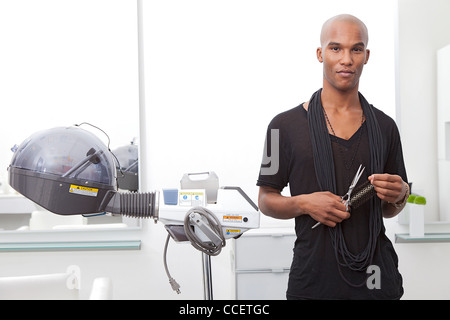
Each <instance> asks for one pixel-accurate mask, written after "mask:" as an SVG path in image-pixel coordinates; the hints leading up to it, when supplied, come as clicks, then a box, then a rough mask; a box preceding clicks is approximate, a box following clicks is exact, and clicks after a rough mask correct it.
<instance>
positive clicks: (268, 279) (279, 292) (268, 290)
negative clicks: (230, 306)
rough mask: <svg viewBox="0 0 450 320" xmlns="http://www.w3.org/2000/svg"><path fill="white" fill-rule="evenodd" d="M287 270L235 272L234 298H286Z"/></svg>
mask: <svg viewBox="0 0 450 320" xmlns="http://www.w3.org/2000/svg"><path fill="white" fill-rule="evenodd" d="M288 277H289V271H283V272H244V273H236V283H237V286H236V299H238V300H286V289H287V283H288Z"/></svg>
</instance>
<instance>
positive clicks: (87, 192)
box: [69, 184, 98, 197]
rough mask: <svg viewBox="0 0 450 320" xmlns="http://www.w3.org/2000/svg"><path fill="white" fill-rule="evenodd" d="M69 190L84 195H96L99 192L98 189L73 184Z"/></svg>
mask: <svg viewBox="0 0 450 320" xmlns="http://www.w3.org/2000/svg"><path fill="white" fill-rule="evenodd" d="M69 192H70V193H75V194H79V195H82V196H89V197H96V196H97V193H98V189H96V188H89V187H83V186H77V185H75V184H71V185H70V188H69Z"/></svg>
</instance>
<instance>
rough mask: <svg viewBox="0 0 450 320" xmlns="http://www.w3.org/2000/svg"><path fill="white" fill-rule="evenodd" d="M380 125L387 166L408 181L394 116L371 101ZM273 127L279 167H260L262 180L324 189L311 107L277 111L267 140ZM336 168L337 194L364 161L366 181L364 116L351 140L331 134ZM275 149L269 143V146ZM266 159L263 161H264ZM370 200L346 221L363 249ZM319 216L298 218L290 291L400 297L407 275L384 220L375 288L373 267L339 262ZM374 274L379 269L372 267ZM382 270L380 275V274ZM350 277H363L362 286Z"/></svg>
mask: <svg viewBox="0 0 450 320" xmlns="http://www.w3.org/2000/svg"><path fill="white" fill-rule="evenodd" d="M371 108H373V110H374V112H375V116H376V118H377V120H378V124H379V126H380V129H381V132H382V136H383V142H384V147H385V148H386V152H385V154H386V155H387V156H386V158H385V159H383V160H384V172H385V173H390V174H398V175H400V176H401V177H402V178H403V180H404V181H407V176H406V170H405V166H404V161H403V154H402V148H401V142H400V135H399V132H398V129H397V126H396V124H395V122H394V121H393V120H392V119H391V118H390V117H389V116H387V115H386V114H384V113H383V112H382V111H380V110H378V109H376V108H375V107H373V106H371ZM272 129H278V130H279V141H278V144H279V161H278V163H279V167H278V170H277V172H276V173H275V174H272V173H271V174H269V175H266V174H262V171H261V172H260V175H259V178H258V181H257V185H258V186H269V187H273V188H276V189H278V190H280V191H281V190H283V189H284V188H285V187H286V186H288V185H289V188H290V193H291V195H292V196H296V195H300V194H309V193H313V192H317V191H320V189H319V185H318V182H317V179H316V175H315V170H314V160H313V156H312V146H311V139H310V134H309V128H308V120H307V111H306V110H305V109H304V108H303V104H302V105H300V106H298V107H296V108H293V109H291V110H288V111H285V112H283V113H281V114H279V115H277V116H276V117H275V118H274V119H273V120H272V121H271V123H270V124H269V126H268V130H267V140H266V141H267V144H270V145H272V146H274V145H275V146H276V144H274V142H271V140H270V135H271V134H270V133H271V130H272ZM330 139H331V142H332V148H333V157H334V163H335V172H336V187H337V194H338V195H344V194H345V193H346V192H347V190H348V187H349V186H350V183H351V181H352V179H353V177H354V175H355V173H356V171H357V170H358V167H359V165H360V164H362V166H363V167H365V170H364V173H363V175H362V176H361V178H360V179H359V182H358V185H357V186H359V185H361V184H362V183H364V182H365V181H367V179H368V177H369V176H370V175H371V174H372V172H370V151H369V150H370V149H369V140H368V134H367V128H366V124H365V122H364V123H363V124H362V125H361V127H360V128H359V130H358V131H357V132H356V133H355V134H354V135H353V136H352V137H351V138H350V139H348V140H344V139H340V138H338V137H335V136H332V135H330ZM269 149H270V148H269ZM264 166H265V165H262V167H264ZM369 206H370V205H369V204H368V202H367V203H366V204H364V205H362V206H361V207H359V208H357V209H355V210H352V212H351V217H350V219H348V220H345V221H343V222H342V223H341V224H342V230H343V235H344V239H345V243H346V245H347V248H348V250H349V251H350V252H352V253H354V254H358V253H360V252H361V251H362V250H364V249H365V248H366V246H367V243H368V240H369V215H370V210H369ZM314 224H316V221H315V220H314V219H312V218H311V217H310V216H309V215H301V216H299V217H296V218H295V231H296V234H297V240H296V241H295V246H294V257H293V261H292V265H291V270H290V274H289V283H288V290H287V295H289V296H291V297H296V298H305V299H399V298H400V297H401V296H402V295H403V287H402V277H401V275H400V273H399V272H398V269H397V266H398V258H397V255H396V253H395V251H394V248H393V246H392V243H391V242H390V240H389V239H388V238H387V237H386V235H385V228H384V226H382V229H381V232H380V235H379V236H378V239H377V245H376V249H375V253H374V258H373V261H372V264H371V265H374V266H375V268H378V269H376V270H375V271H373V272H378V275H379V276H380V278H379V279H375V280H374V281H378V280H381V281H379V283H378V284H379V286H380V289H378V288H373V289H370V288H369V287H368V286H367V285H366V283H365V281H366V280H367V279H368V277H370V276H371V275H372V271H371V272H369V273H366V272H358V271H352V270H349V269H348V268H346V267H343V266H341V267H338V263H337V260H336V256H335V250H334V248H333V246H332V243H331V237H330V233H329V230H328V227H327V226H324V225H320V226H318V227H317V228H315V229H311V227H312V226H313V225H314ZM373 275H374V277H375V273H373ZM378 275H377V276H378ZM343 277H345V278H346V279H347V280H348V281H350V282H351V283H355V284H356V283H360V284H362V283H364V285H362V286H359V287H354V286H350V285H349V284H347V283H346V282H345V281H344V280H343Z"/></svg>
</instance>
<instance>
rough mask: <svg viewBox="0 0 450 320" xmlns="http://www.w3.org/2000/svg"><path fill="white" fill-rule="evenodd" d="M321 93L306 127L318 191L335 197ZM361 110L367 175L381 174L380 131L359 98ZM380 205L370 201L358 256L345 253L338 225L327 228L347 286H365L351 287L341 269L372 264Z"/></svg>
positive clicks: (373, 199)
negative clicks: (363, 243)
mask: <svg viewBox="0 0 450 320" xmlns="http://www.w3.org/2000/svg"><path fill="white" fill-rule="evenodd" d="M321 92H322V89H320V90H318V91H317V92H315V93H314V94H313V96H312V97H311V99H310V102H309V106H308V126H309V131H310V136H311V144H312V149H313V159H314V167H315V172H316V178H317V181H318V184H319V187H320V189H321V190H322V191H330V192H332V193H334V194H336V181H335V179H336V176H335V171H334V159H333V151H332V147H331V140H330V136H329V134H328V128H327V126H326V123H325V119H324V115H323V106H322V103H321ZM359 99H360V102H361V107H362V110H363V113H364V116H365V118H366V124H367V131H368V136H369V150H370V172H371V173H381V172H382V170H383V167H382V159H384V152H385V151H384V147H383V140H382V135H381V130H380V127H379V125H378V122H377V119H376V116H375V113H374V111H373V109H372V107H371V106H370V105H369V103H368V102H367V101H366V99H365V98H364V97H363V96H362V95H361V94H359ZM382 223H383V222H382V214H381V201H380V200H379V199H378V198H377V197H371V198H370V218H369V240H368V242H367V245H366V247H365V248H364V250H362V251H361V252H359V253H357V254H354V253H352V252H350V250H349V249H348V247H347V245H346V243H345V239H344V234H343V232H342V225H341V224H337V225H336V226H335V227H334V228H328V230H329V233H330V237H331V243H332V246H333V248H334V252H335V256H336V260H337V263H338V269H339V273H340V275H341V277H342V279H343V280H344V281H345V282H346V283H347V284H348V285H350V286H353V287H359V286H362V285H364V284H365V281H364V282H363V283H361V284H354V283H352V282H350V281H349V280H348V279H347V278H346V277H344V275H343V273H342V270H341V267H346V268H349V269H350V270H353V271H358V272H360V271H365V270H367V267H368V266H369V265H370V264H371V263H372V260H373V256H374V253H375V248H376V244H377V240H378V235H379V234H380V231H381V228H382Z"/></svg>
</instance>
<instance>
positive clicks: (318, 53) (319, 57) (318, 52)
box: [316, 47, 323, 63]
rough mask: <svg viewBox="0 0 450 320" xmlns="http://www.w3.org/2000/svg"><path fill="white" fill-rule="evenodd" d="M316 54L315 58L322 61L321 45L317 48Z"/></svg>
mask: <svg viewBox="0 0 450 320" xmlns="http://www.w3.org/2000/svg"><path fill="white" fill-rule="evenodd" d="M316 55H317V60H319V62H320V63H322V62H323V57H322V48H321V47H319V48H317V51H316Z"/></svg>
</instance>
